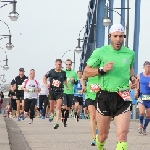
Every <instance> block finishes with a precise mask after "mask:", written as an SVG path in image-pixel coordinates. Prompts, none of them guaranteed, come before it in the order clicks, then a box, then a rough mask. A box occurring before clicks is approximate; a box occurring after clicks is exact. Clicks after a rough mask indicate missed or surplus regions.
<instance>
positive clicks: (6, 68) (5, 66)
mask: <svg viewBox="0 0 150 150" xmlns="http://www.w3.org/2000/svg"><path fill="white" fill-rule="evenodd" d="M3 61H6V64H5V65H4V66H3V69H4V70H6V71H7V70H8V69H9V67H8V58H7V55H6V59H5V60H3Z"/></svg>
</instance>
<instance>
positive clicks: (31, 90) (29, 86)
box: [22, 69, 40, 124]
mask: <svg viewBox="0 0 150 150" xmlns="http://www.w3.org/2000/svg"><path fill="white" fill-rule="evenodd" d="M34 77H35V70H34V69H31V70H30V74H29V79H26V80H24V82H23V83H22V89H23V90H24V99H25V112H29V110H30V121H29V124H31V123H33V117H34V114H35V112H34V108H35V104H36V102H37V96H38V94H37V93H38V92H40V84H39V82H37V81H36V80H35V79H34Z"/></svg>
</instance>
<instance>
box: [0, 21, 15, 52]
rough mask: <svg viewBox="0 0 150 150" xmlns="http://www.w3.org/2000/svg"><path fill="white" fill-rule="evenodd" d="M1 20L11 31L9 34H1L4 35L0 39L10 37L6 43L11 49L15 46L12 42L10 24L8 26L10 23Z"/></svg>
mask: <svg viewBox="0 0 150 150" xmlns="http://www.w3.org/2000/svg"><path fill="white" fill-rule="evenodd" d="M0 22H3V23H4V24H5V25H6V26H7V28H8V31H9V34H8V35H0V36H3V38H1V39H0V40H2V39H4V38H9V42H8V43H7V44H6V48H7V49H8V50H11V49H12V48H13V47H14V46H13V45H12V43H11V37H12V35H11V32H10V28H9V26H8V24H7V23H6V22H4V21H2V20H0Z"/></svg>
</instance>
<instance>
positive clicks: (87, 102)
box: [85, 98, 96, 107]
mask: <svg viewBox="0 0 150 150" xmlns="http://www.w3.org/2000/svg"><path fill="white" fill-rule="evenodd" d="M85 104H86V106H89V105H93V106H95V107H96V100H92V99H90V98H88V99H86V100H85Z"/></svg>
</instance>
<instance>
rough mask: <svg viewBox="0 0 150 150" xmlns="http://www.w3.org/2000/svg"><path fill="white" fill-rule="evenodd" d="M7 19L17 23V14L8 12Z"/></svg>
mask: <svg viewBox="0 0 150 150" xmlns="http://www.w3.org/2000/svg"><path fill="white" fill-rule="evenodd" d="M8 17H9V18H10V19H11V21H17V20H18V17H19V14H18V13H17V12H10V13H9V16H8Z"/></svg>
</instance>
